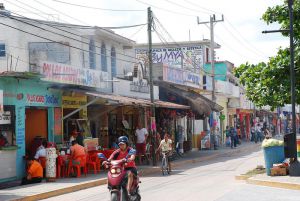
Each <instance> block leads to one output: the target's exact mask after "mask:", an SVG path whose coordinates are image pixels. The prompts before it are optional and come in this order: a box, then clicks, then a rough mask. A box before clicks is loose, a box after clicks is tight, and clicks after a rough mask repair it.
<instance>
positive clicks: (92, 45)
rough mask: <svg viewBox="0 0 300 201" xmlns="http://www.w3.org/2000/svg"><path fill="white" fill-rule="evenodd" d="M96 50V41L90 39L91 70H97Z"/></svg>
mask: <svg viewBox="0 0 300 201" xmlns="http://www.w3.org/2000/svg"><path fill="white" fill-rule="evenodd" d="M95 55H96V48H95V41H94V39H90V42H89V62H90V68H91V69H95V68H96V56H95Z"/></svg>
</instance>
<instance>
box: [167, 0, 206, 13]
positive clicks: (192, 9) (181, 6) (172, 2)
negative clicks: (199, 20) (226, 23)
mask: <svg viewBox="0 0 300 201" xmlns="http://www.w3.org/2000/svg"><path fill="white" fill-rule="evenodd" d="M165 1H166V2H168V3H170V4H174V5H176V6H178V7H180V8H185V9H187V10H190V11H194V12H203V13H206V14H209V15H210V14H211V12H205V11H200V10H197V9H194V8H189V7H186V6H184V5H182V4H179V3H176V2H174V1H170V0H165Z"/></svg>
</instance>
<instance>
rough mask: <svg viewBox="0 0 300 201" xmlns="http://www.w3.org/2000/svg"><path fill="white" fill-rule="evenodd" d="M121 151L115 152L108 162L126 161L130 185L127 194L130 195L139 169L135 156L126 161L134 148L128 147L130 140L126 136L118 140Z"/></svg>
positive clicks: (128, 184)
mask: <svg viewBox="0 0 300 201" xmlns="http://www.w3.org/2000/svg"><path fill="white" fill-rule="evenodd" d="M118 145H119V147H120V148H119V149H117V150H116V151H114V152H113V153H112V154H111V156H110V157H109V159H108V161H111V160H121V159H124V160H126V164H125V170H126V171H127V177H128V183H127V192H128V193H129V194H130V193H131V192H130V189H131V185H132V182H133V177H134V176H137V168H136V165H135V162H134V160H135V154H134V155H131V156H130V157H129V158H127V159H126V156H127V155H128V153H129V151H130V150H132V149H133V148H131V147H129V146H128V138H127V137H126V136H121V137H119V139H118ZM106 163H107V162H106V161H104V162H103V164H104V165H105V164H106Z"/></svg>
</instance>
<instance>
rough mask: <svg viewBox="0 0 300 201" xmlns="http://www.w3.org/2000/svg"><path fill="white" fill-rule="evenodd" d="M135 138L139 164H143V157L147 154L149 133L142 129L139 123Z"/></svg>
mask: <svg viewBox="0 0 300 201" xmlns="http://www.w3.org/2000/svg"><path fill="white" fill-rule="evenodd" d="M135 136H136V151H137V156H138V158H139V164H142V155H145V152H146V142H147V137H148V131H147V129H146V128H142V126H141V124H140V123H139V124H138V126H137V128H136V131H135Z"/></svg>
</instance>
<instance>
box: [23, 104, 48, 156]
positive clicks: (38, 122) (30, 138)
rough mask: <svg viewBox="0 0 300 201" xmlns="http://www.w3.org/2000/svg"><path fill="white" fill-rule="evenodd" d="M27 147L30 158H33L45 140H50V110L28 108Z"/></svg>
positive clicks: (26, 123) (26, 122) (26, 121)
mask: <svg viewBox="0 0 300 201" xmlns="http://www.w3.org/2000/svg"><path fill="white" fill-rule="evenodd" d="M25 115H26V118H25V145H26V151H27V152H28V154H29V156H33V155H34V154H35V152H36V149H37V148H38V146H40V143H41V141H42V140H43V139H48V110H47V109H40V108H26V110H25Z"/></svg>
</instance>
